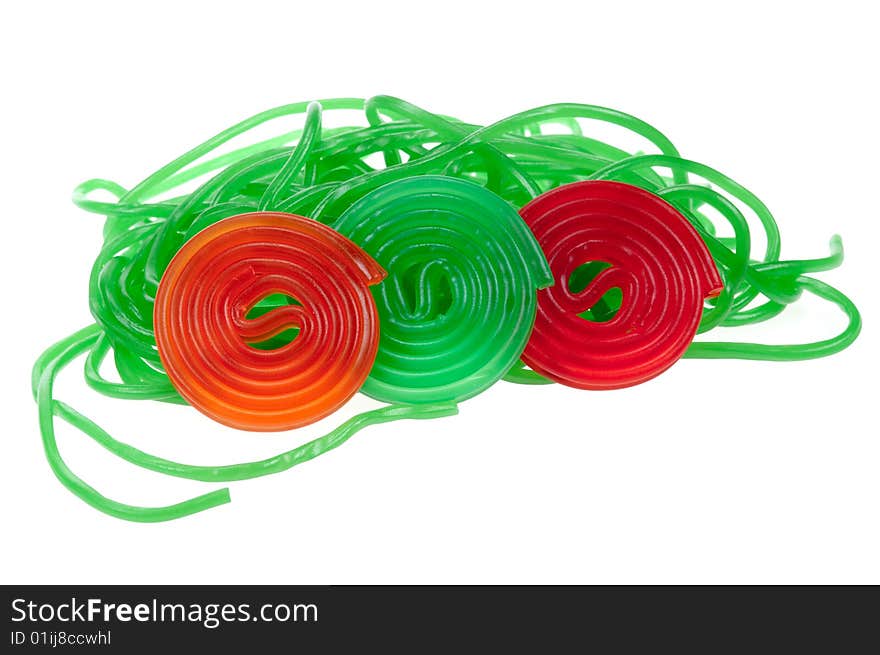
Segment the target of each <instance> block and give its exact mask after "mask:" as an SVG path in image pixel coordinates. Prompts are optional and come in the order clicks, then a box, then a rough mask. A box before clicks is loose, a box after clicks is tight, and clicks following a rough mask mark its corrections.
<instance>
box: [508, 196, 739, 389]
mask: <svg viewBox="0 0 880 655" xmlns="http://www.w3.org/2000/svg"><path fill="white" fill-rule="evenodd" d="M520 213H521V215H522V217H523V218H524V219H525V221H526V223H528V225H529V227H530V228H531V229H532V231H533V232H534V233H535V235H536V236H537V238H538V242H539V243H540V244H541V248H542V249H543V250H544V252H545V253H546V255H547V259H548V261H549V263H550V267H551V269H552V270H553V276H554V279H555V282H556V283H555V284H554V286H552V287H551V288H549V289H546V290H544V291H543V292H542V293H541V294H540V299H539V302H538V316H537V319H536V320H535V328H534V331H533V333H532V336H531V338H530V339H529V342H528V345H527V346H526V349H525V352H523V361H524V362H525V363H526V364H528V366H529V367H530V368H531V369H532V370H534V371H537V372H538V373H541V374H543V375H545V376H547V377H548V378H550V379H551V380H554V381H556V382H561V383H563V384H567V385H569V386H573V387H578V388H581V389H616V388H620V387H626V386H631V385H633V384H638V383H640V382H644V381H645V380H649V379H651V378H652V377H655V376H657V375H659V374H660V373H662V372H663V371H665V370H666V369H667V368H669V367H670V366H672V364H674V363H675V362H676V361H677V360H678V359H679V358H680V357H681V356H682V355H683V354H684V351H685V350H686V349H687V347H688V346H689V345H690V343H691V341H692V340H693V338H694V334H695V333H696V331H697V325H698V324H699V322H700V318H701V316H702V312H703V299H704V298H706V297H712V296H717V295H718V294H719V293H720V292H721V288H722V284H721V278H720V277H719V275H718V271H717V270H716V268H715V263H714V262H713V261H712V258H711V257H710V256H709V251H708V249H707V248H706V245H705V244H704V243H703V242H702V241H701V240H700V237H699V236H698V235H697V232H696V230H695V229H694V228H693V227H692V226H691V224H690V223H688V221H687V219H685V218H684V216H682V215H681V214H680V213H679V212H678V211H677V210H676V209H675V208H673V207H672V206H671V205H669V204H668V203H667V202H665V201H664V200H662V199H661V198H659V197H657V196H656V195H653V194H651V193H648V192H647V191H644V190H642V189H639V188H638V187H634V186H630V185H628V184H621V183H620V182H601V181H598V182H597V181H586V182H575V183H572V184H566V185H564V186H561V187H558V188H556V189H554V190H552V191H548V192H547V193H545V194H542V195H541V196H539V197H537V198H535V200H533V201H532V202H530V203H529V204H528V205H526V206H525V207H523V209H522V210H521V212H520ZM597 261H598V262H607V263H608V264H609V265H610V268H604V270H601V271H600V272H598V274H597V275H596V276H595V279H593V280H592V281H591V283H590V284H589V285H588V286H586V288H584V289H582V290H579V291H577V292H574V290H573V289H571V283H570V282H571V280H572V278H573V276H574V275H575V273H576V270H577V269H579V268H580V267H581V266H584V265H585V264H587V263H588V262H597ZM614 287H617V288H618V289H620V291H621V292H622V296H623V301H622V304H621V306H620V308H619V310H618V311H617V313H616V314H615V315H614V316H613V317H612V318H610V319H608V320H606V321H593V320H585V319H584V318H582V317H581V314H583V313H585V312H587V311H589V310H590V308H592V307H593V306H594V305H595V304H596V302H597V301H598V300H599V299H600V298H601V297H602V296H604V295H605V294H606V292H608V291H609V290H610V289H611V288H614Z"/></svg>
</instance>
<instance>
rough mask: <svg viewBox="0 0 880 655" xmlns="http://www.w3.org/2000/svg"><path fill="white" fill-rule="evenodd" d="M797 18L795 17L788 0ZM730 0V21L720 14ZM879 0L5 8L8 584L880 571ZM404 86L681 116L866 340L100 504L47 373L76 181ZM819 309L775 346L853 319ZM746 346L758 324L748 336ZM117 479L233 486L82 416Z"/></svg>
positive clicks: (731, 576)
mask: <svg viewBox="0 0 880 655" xmlns="http://www.w3.org/2000/svg"><path fill="white" fill-rule="evenodd" d="M786 6H789V7H790V8H784V7H786ZM721 7H729V10H724V9H721ZM866 7H870V3H856V2H841V1H838V2H834V3H822V4H821V5H816V4H813V3H791V4H790V5H789V4H788V3H785V4H783V3H779V8H777V5H775V4H772V3H768V2H761V3H754V4H752V3H747V2H738V3H719V4H712V3H705V2H694V3H677V2H656V3H639V6H636V4H635V3H614V2H606V3H602V4H600V5H595V6H594V5H593V4H592V3H588V2H571V3H567V4H565V3H557V2H550V1H546V0H545V1H544V2H540V3H525V4H522V5H520V4H518V3H514V2H509V3H478V2H467V3H457V2H449V1H447V2H442V3H429V4H427V5H426V6H424V8H423V7H421V6H420V5H419V4H418V3H415V2H408V3H400V4H393V3H388V2H362V3H351V5H346V4H344V3H331V2H329V1H328V2H316V3H291V2H278V3H266V2H258V1H256V0H250V1H249V2H247V3H236V4H235V6H225V5H224V3H219V2H214V3H204V4H203V5H200V3H184V2H174V3H163V2H156V1H154V2H150V3H148V4H145V5H144V6H143V7H142V8H135V7H134V4H133V3H132V4H129V3H115V2H77V3H67V2H57V3H46V2H30V3H23V2H20V3H8V4H7V5H6V6H4V9H3V10H2V12H3V17H2V20H0V23H2V26H3V27H2V31H3V36H2V39H0V49H2V61H3V82H2V84H3V87H4V92H3V94H2V95H3V101H2V104H0V112H2V128H0V129H2V140H0V147H2V152H0V166H2V176H0V179H2V181H3V185H4V188H3V194H4V200H3V205H2V207H3V234H4V237H3V239H2V243H3V247H2V252H3V256H2V258H0V266H2V281H3V287H2V288H3V301H4V302H3V304H4V307H3V320H2V330H3V333H2V344H3V353H4V360H3V372H2V377H0V384H2V392H3V394H2V397H3V413H2V420H0V426H2V427H0V430H2V441H0V444H2V445H0V447H2V460H0V461H2V466H3V472H2V476H0V479H2V485H3V489H2V494H0V499H2V507H3V510H2V511H3V515H2V525H3V530H4V536H3V538H2V540H0V552H2V557H0V581H2V582H4V583H24V582H34V583H50V582H56V583H67V582H101V583H154V582H155V583H158V582H161V583H273V582H274V583H369V582H378V583H416V582H420V583H429V582H439V583H454V582H461V583H493V582H495V583H516V582H518V583H537V582H547V583H550V582H559V583H574V582H579V583H710V582H711V583H860V582H873V583H880V558H878V556H877V553H878V552H880V521H878V501H880V474H878V471H880V467H878V464H880V443H878V434H880V431H878V430H877V418H876V417H877V382H876V370H877V364H878V346H877V343H878V338H880V334H878V332H877V330H876V327H875V326H876V325H877V324H878V321H880V316H878V306H877V295H878V294H877V287H876V285H877V279H876V270H877V269H876V256H877V255H876V252H877V239H878V228H877V222H878V209H877V207H878V205H877V152H878V145H880V144H878V132H877V125H876V119H877V116H878V112H880V106H878V102H877V98H876V90H877V77H876V75H877V64H878V61H880V58H878V54H880V53H878V47H877V43H878V37H877V33H876V30H877V21H876V18H872V17H870V16H869V15H868V13H869V10H868V9H865V8H866ZM376 93H390V94H393V95H397V96H400V97H403V98H406V99H408V100H410V101H412V102H415V103H417V104H420V105H422V106H424V107H426V108H428V109H431V110H434V111H439V112H443V113H447V114H452V115H456V116H459V117H461V118H464V119H468V120H472V121H476V122H485V121H492V120H494V119H497V118H500V117H503V116H506V115H508V114H511V113H514V112H516V111H519V110H522V109H526V108H528V107H531V106H536V105H540V104H545V103H549V102H556V101H577V102H589V103H594V104H601V105H607V106H611V107H616V108H619V109H622V110H625V111H628V112H630V113H633V114H636V115H637V116H640V117H642V118H644V119H646V120H648V121H649V122H651V123H653V124H654V125H657V126H658V127H659V128H660V129H662V130H663V131H664V132H665V133H666V134H667V135H669V136H670V137H671V138H672V140H673V142H675V143H676V144H677V145H678V146H679V148H680V149H681V150H682V153H683V154H684V155H685V156H687V157H689V158H692V159H697V160H700V161H704V162H706V163H708V164H710V165H712V166H714V167H716V168H718V169H720V170H722V171H725V172H727V173H728V174H730V175H731V176H732V177H734V178H735V179H737V180H739V181H740V182H742V183H743V184H745V185H746V186H748V187H749V188H751V189H752V190H753V191H755V192H756V193H757V194H758V195H759V196H760V197H761V198H762V199H763V200H764V201H765V202H766V203H767V204H768V205H769V206H770V208H771V209H772V210H773V211H774V213H775V214H776V216H777V219H778V221H779V223H780V227H781V230H782V235H783V256H784V257H812V256H821V255H823V254H825V253H826V252H827V241H828V238H829V237H830V236H831V235H832V234H833V233H835V232H839V233H840V234H841V235H842V236H843V238H844V244H845V247H846V254H847V261H846V263H845V264H844V267H843V268H842V269H839V270H837V271H833V272H831V273H828V274H824V275H823V276H822V277H823V279H826V280H828V281H830V282H831V283H833V284H836V285H837V286H839V287H840V288H842V289H843V290H844V291H845V292H847V293H848V294H849V295H850V296H851V297H852V298H853V299H854V300H855V301H856V303H857V304H858V305H859V307H860V309H861V310H862V313H863V318H864V323H865V329H864V331H863V333H862V336H861V338H860V339H859V340H858V341H857V343H856V344H855V345H854V346H853V347H852V348H850V349H849V350H847V351H845V352H844V353H842V354H840V355H837V356H835V357H832V358H828V359H824V360H818V361H811V362H803V363H789V364H774V363H766V362H742V361H694V360H689V361H682V362H680V363H679V364H677V365H676V366H675V367H673V369H671V370H670V371H669V372H668V373H666V374H664V375H663V376H661V377H660V378H658V379H656V380H654V381H652V382H650V383H647V384H644V385H642V386H639V387H636V388H632V389H627V390H624V391H617V392H604V393H596V392H582V391H576V390H572V389H567V388H563V387H560V386H552V387H546V388H527V387H526V388H524V387H518V386H515V385H509V384H500V385H496V386H495V387H494V388H492V389H491V390H489V391H488V392H486V393H484V394H483V395H481V396H479V397H477V398H475V399H473V400H471V401H469V402H467V403H465V404H464V405H463V406H462V408H461V414H460V415H459V416H456V417H453V418H447V419H442V420H437V421H432V422H422V423H409V422H400V423H396V424H391V425H385V426H378V427H374V428H370V429H368V430H367V431H364V432H362V433H361V434H359V435H358V436H356V437H355V438H353V439H352V440H351V441H350V442H349V443H347V444H346V445H345V446H343V447H342V448H340V449H338V450H336V451H334V452H333V453H331V454H328V455H326V456H324V457H321V458H319V459H317V460H315V461H312V462H309V463H308V464H306V465H303V466H302V467H299V468H295V469H293V470H291V471H288V472H287V473H284V474H281V475H277V476H273V477H270V478H267V479H261V480H255V481H250V482H243V483H236V484H233V485H232V494H233V502H232V504H230V505H226V506H224V507H222V508H219V509H214V510H211V511H209V512H206V513H203V514H201V515H197V516H195V517H191V518H188V519H184V520H180V521H176V522H171V523H167V524H159V525H141V524H135V523H127V522H123V521H119V520H116V519H112V518H109V517H107V516H104V515H102V514H100V513H98V512H96V511H94V510H93V509H91V508H90V507H88V506H86V505H85V504H83V503H82V502H80V501H79V500H78V499H76V498H75V497H74V496H72V495H71V494H69V493H68V492H67V491H66V490H65V489H63V488H62V487H61V485H60V484H58V483H57V481H56V480H55V479H54V477H53V476H52V474H51V472H50V470H49V468H48V466H47V465H46V462H45V460H44V457H43V453H42V450H41V445H40V438H39V432H38V429H37V417H36V409H35V406H34V404H33V402H32V399H31V397H30V391H29V371H30V367H31V365H32V363H33V361H34V359H35V358H36V357H37V355H38V354H39V353H40V352H41V351H42V349H43V348H45V347H46V346H48V345H49V344H51V343H52V342H54V341H55V340H57V339H59V338H61V337H63V336H65V335H66V334H69V333H70V332H72V331H74V330H75V329H77V328H79V327H81V326H84V325H86V324H88V323H89V322H90V316H89V313H88V307H87V286H86V285H87V279H88V272H89V268H90V266H91V262H92V260H93V258H94V256H95V254H96V252H97V249H98V247H99V245H100V230H101V220H100V219H99V217H96V216H93V215H89V214H86V213H84V212H81V211H79V210H77V209H76V208H75V207H74V206H73V205H72V204H71V202H70V193H71V189H72V188H73V187H74V186H75V185H76V184H77V183H78V182H80V181H82V180H84V179H86V178H89V177H100V176H104V177H109V178H111V179H114V180H116V181H118V182H120V183H121V184H123V185H126V186H131V185H132V184H134V183H136V182H137V181H139V180H140V179H141V178H142V177H143V176H145V175H146V174H147V173H149V172H151V171H153V170H155V169H156V168H157V167H158V166H160V165H161V164H163V163H165V162H166V161H168V160H170V159H171V158H172V157H174V156H176V155H177V154H179V153H180V152H182V151H183V150H185V149H187V148H188V147H190V146H192V145H194V144H195V143H197V142H199V141H201V140H202V139H204V138H206V137H208V136H210V135H212V134H214V133H215V132H217V131H219V130H220V129H222V128H224V127H225V126H227V125H229V124H231V123H233V122H235V121H237V120H239V119H241V118H243V117H245V116H247V115H250V114H251V113H255V112H257V111H260V110H262V109H265V108H268V107H271V106H274V105H278V104H284V103H287V102H292V101H296V100H305V99H312V98H319V97H332V96H369V95H372V94H376ZM842 325H843V318H842V316H841V315H839V313H837V312H836V310H834V309H833V308H832V309H828V308H826V307H824V306H823V305H821V304H820V303H818V302H812V301H804V302H803V304H802V305H800V306H798V307H797V308H792V309H790V310H789V311H788V312H787V313H786V314H785V315H784V316H783V317H782V318H780V319H778V320H777V321H774V323H773V324H772V325H765V326H762V327H760V328H756V329H755V330H754V331H746V332H743V333H742V334H740V336H743V335H746V336H747V337H748V338H750V339H767V340H771V341H774V340H775V341H777V342H783V341H789V342H792V341H795V340H798V339H815V338H821V337H823V336H826V335H831V334H833V333H834V332H835V331H837V330H839V329H840V328H841V327H842ZM734 336H736V335H734ZM57 396H58V397H60V398H62V399H64V400H67V401H69V402H70V403H72V404H73V405H74V406H76V407H78V408H80V409H81V410H82V411H84V412H85V413H86V414H87V415H89V416H92V417H93V418H95V419H97V420H98V422H99V423H101V424H102V425H103V426H105V427H106V428H107V429H108V430H109V431H110V432H111V433H112V434H114V435H116V436H117V437H119V438H121V439H123V440H124V441H128V442H130V443H133V444H135V445H138V446H140V447H142V448H146V449H148V450H150V451H151V452H155V453H157V454H162V455H165V456H167V457H170V458H177V459H180V460H183V461H189V462H193V463H224V462H233V461H240V460H247V459H254V458H258V457H263V456H268V455H269V454H271V453H274V452H276V451H279V450H284V449H287V448H290V447H292V446H293V445H295V444H298V443H301V442H304V441H305V440H307V439H308V438H310V437H311V436H314V435H317V434H321V433H323V432H324V431H326V430H327V429H329V428H331V427H332V426H334V425H336V424H337V423H338V422H339V421H340V420H341V418H340V416H343V415H350V414H352V413H354V412H355V411H356V410H358V409H363V408H365V407H369V406H372V404H371V402H370V401H368V400H366V399H363V398H358V399H356V400H355V401H354V402H353V403H352V404H350V405H349V406H348V407H347V408H346V409H345V410H344V412H342V414H341V415H337V416H334V417H331V418H330V419H328V420H325V421H324V422H322V423H320V424H318V425H315V426H311V427H309V428H307V429H304V430H301V431H298V432H291V433H283V434H269V435H262V434H249V433H243V432H235V431H233V430H227V429H225V428H222V427H221V426H219V425H217V424H214V423H212V422H211V421H210V420H208V419H206V418H204V417H202V415H200V414H199V413H197V412H195V411H194V410H192V409H189V408H185V407H168V406H164V405H161V404H157V403H132V402H124V401H115V400H109V399H105V398H101V397H98V396H97V395H96V394H94V393H92V392H91V391H89V390H88V389H87V388H86V386H85V383H84V382H83V380H82V377H81V363H80V362H77V363H76V365H75V366H73V367H71V368H69V369H68V370H67V371H66V372H65V373H64V374H63V376H62V377H61V378H60V380H59V384H58V387H57ZM59 440H60V446H61V448H62V451H63V453H64V455H65V456H66V457H67V458H68V460H69V462H70V464H71V466H72V467H73V469H74V470H75V471H77V472H79V473H80V474H81V475H82V476H83V477H84V478H85V479H86V480H88V481H89V482H90V483H92V484H93V485H95V486H96V487H97V488H98V489H100V490H102V491H104V492H105V493H107V494H108V495H110V496H111V497H113V498H115V499H118V500H121V501H127V502H132V503H141V504H148V505H152V504H162V503H167V502H173V501H177V500H181V499H183V498H186V497H189V496H191V495H194V494H197V493H201V492H203V491H205V490H206V489H208V488H211V487H210V485H204V484H201V483H195V482H190V481H183V480H177V479H171V478H167V477H165V476H162V475H159V474H153V473H149V472H146V471H142V470H140V469H137V468H135V467H132V466H130V465H128V464H126V463H124V462H122V461H121V460H117V459H115V458H114V457H113V456H111V455H109V454H107V453H105V452H103V451H102V450H101V449H100V448H98V447H97V446H96V445H94V444H93V443H91V442H90V440H88V439H87V438H86V437H84V436H83V435H80V434H77V433H76V432H74V431H73V430H71V429H69V428H66V427H60V428H59Z"/></svg>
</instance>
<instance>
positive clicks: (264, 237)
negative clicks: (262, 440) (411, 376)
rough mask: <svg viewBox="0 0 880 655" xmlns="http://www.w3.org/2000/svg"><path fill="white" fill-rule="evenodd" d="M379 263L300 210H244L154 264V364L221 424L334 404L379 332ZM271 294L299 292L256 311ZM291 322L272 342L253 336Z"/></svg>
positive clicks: (364, 369) (348, 389)
mask: <svg viewBox="0 0 880 655" xmlns="http://www.w3.org/2000/svg"><path fill="white" fill-rule="evenodd" d="M383 277H384V271H383V270H382V268H381V267H380V266H379V265H378V264H377V263H376V262H375V261H374V260H373V259H372V258H371V257H369V256H368V255H367V254H366V253H364V252H363V250H361V249H360V248H358V247H357V246H356V245H355V244H353V243H352V242H350V241H349V240H348V239H345V238H344V237H342V236H341V235H339V234H338V233H336V232H334V231H333V230H332V229H330V228H328V227H326V226H324V225H322V224H320V223H318V222H316V221H313V220H310V219H308V218H303V217H302V216H296V215H293V214H283V213H277V212H255V213H249V214H241V215H238V216H235V217H232V218H227V219H224V220H222V221H219V222H218V223H215V224H213V225H211V226H209V227H207V228H205V229H204V230H202V231H201V232H199V233H198V234H196V235H195V236H194V237H193V238H192V239H190V240H189V241H187V242H186V243H185V244H184V245H183V247H182V248H181V249H180V250H179V251H178V253H177V254H176V255H175V256H174V258H173V259H172V261H171V263H170V264H169V266H168V268H167V269H166V270H165V272H164V274H163V275H162V279H161V281H160V284H159V289H158V293H157V295H156V303H155V309H154V324H155V331H156V343H157V345H158V349H159V355H160V357H161V361H162V364H163V366H164V368H165V371H166V372H167V374H168V377H169V378H170V379H171V382H172V383H173V385H174V387H175V388H176V389H177V391H178V392H179V393H180V394H181V396H183V397H184V398H185V399H186V400H187V401H188V402H189V403H190V404H191V405H193V406H194V407H195V408H197V409H198V410H199V411H201V412H203V413H204V414H206V415H208V416H210V417H211V418H213V419H215V420H217V421H219V422H221V423H224V424H226V425H229V426H232V427H236V428H240V429H246V430H261V431H267V430H286V429H291V428H295V427H300V426H303V425H306V424H309V423H312V422H314V421H316V420H318V419H320V418H323V417H324V416H327V415H328V414H330V413H331V412H333V411H334V410H336V409H338V408H339V407H340V406H341V405H342V404H343V403H345V401H346V400H348V399H349V398H350V397H351V396H352V395H353V394H355V393H356V392H357V391H358V389H359V388H360V386H361V384H362V383H363V381H364V378H366V376H367V374H368V373H369V370H370V367H371V366H372V364H373V359H374V358H375V355H376V348H377V344H378V340H379V323H378V317H377V314H376V306H375V303H374V302H373V297H372V295H371V294H370V291H369V285H371V284H376V283H378V282H379V281H380V280H381V279H382V278H383ZM272 294H285V295H286V296H288V297H290V298H293V299H295V300H296V301H297V302H298V304H288V305H285V306H279V307H276V308H275V309H272V310H271V311H269V312H267V313H265V314H263V315H261V316H257V317H248V312H249V311H250V310H251V309H252V308H253V307H254V306H255V305H256V304H257V303H258V302H259V301H261V300H263V299H265V298H267V297H269V296H270V295H272ZM291 328H294V329H298V330H299V332H298V334H296V336H295V338H293V340H292V341H290V342H289V343H287V344H286V345H282V346H280V347H278V348H275V349H259V348H257V347H255V346H254V345H253V344H255V343H257V342H261V341H263V340H266V339H269V338H271V337H273V336H276V335H278V334H279V333H281V332H282V331H284V330H289V329H291Z"/></svg>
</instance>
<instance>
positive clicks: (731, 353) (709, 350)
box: [684, 276, 862, 362]
mask: <svg viewBox="0 0 880 655" xmlns="http://www.w3.org/2000/svg"><path fill="white" fill-rule="evenodd" d="M797 283H798V284H799V285H800V287H801V288H802V289H804V290H805V291H809V292H810V293H812V294H813V295H815V296H818V297H819V298H822V299H824V300H827V301H829V302H831V303H834V304H835V305H837V306H838V307H840V309H841V310H842V311H843V313H844V314H846V317H847V319H848V323H847V326H846V328H844V330H843V331H842V332H841V333H840V334H838V335H837V336H834V337H832V338H830V339H824V340H822V341H815V342H813V343H805V344H793V345H788V344H785V345H770V344H760V343H739V342H704V341H695V342H694V343H692V344H691V345H690V347H689V348H688V350H687V351H686V352H685V354H684V356H685V357H687V358H701V359H728V358H731V359H759V360H769V361H777V362H785V361H799V360H805V359H815V358H817V357H827V356H828V355H833V354H834V353H838V352H840V351H841V350H843V349H844V348H846V347H847V346H849V345H850V344H852V342H853V341H855V340H856V337H858V335H859V332H860V331H861V329H862V320H861V317H860V315H859V310H858V309H857V308H856V306H855V304H853V302H852V301H851V300H850V299H849V298H847V297H846V296H845V295H844V294H842V293H841V292H840V291H838V290H837V289H835V288H834V287H832V286H831V285H829V284H826V283H825V282H821V281H820V280H816V279H814V278H811V277H807V276H800V277H798V278H797Z"/></svg>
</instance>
